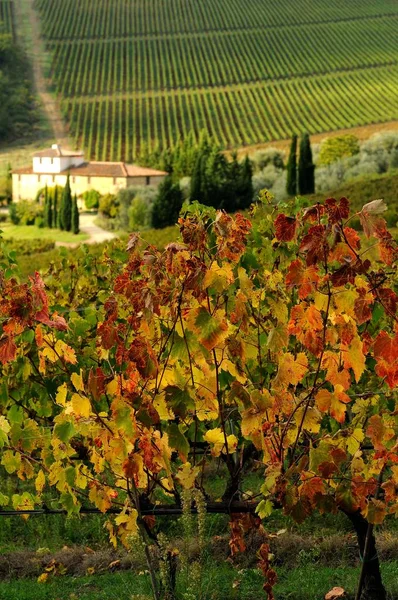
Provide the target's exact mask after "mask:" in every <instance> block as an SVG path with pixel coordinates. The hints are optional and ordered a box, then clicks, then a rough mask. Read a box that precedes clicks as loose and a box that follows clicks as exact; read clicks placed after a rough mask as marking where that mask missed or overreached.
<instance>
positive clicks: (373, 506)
mask: <svg viewBox="0 0 398 600" xmlns="http://www.w3.org/2000/svg"><path fill="white" fill-rule="evenodd" d="M386 514H387V510H386V505H385V503H384V502H382V500H376V499H375V498H371V499H370V500H369V502H368V505H367V506H366V508H365V515H364V516H365V519H367V520H368V521H369V523H372V525H381V524H382V523H383V521H384V519H385V516H386Z"/></svg>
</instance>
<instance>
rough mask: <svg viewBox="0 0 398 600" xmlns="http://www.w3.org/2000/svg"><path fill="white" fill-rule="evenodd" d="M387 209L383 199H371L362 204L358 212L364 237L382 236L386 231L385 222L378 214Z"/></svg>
mask: <svg viewBox="0 0 398 600" xmlns="http://www.w3.org/2000/svg"><path fill="white" fill-rule="evenodd" d="M386 210H387V206H386V205H385V204H384V202H383V200H373V201H372V202H368V204H365V206H363V208H362V210H361V212H360V213H359V219H360V221H361V224H362V227H363V231H364V233H365V235H366V237H371V236H372V235H374V236H375V237H378V238H380V237H383V234H384V232H386V222H385V220H384V219H383V218H382V217H380V216H379V215H380V214H381V213H383V212H384V211H386Z"/></svg>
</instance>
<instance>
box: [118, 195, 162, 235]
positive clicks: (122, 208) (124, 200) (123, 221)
mask: <svg viewBox="0 0 398 600" xmlns="http://www.w3.org/2000/svg"><path fill="white" fill-rule="evenodd" d="M156 195H157V188H156V187H154V186H149V185H148V186H131V187H128V188H126V189H124V190H120V192H119V193H118V195H117V198H118V201H119V214H118V227H119V228H120V229H123V230H124V231H128V230H129V227H130V216H129V209H130V206H131V205H132V203H133V201H134V199H135V198H136V197H138V196H139V197H140V198H141V200H143V201H144V202H147V203H149V204H152V203H153V202H154V201H155V198H156Z"/></svg>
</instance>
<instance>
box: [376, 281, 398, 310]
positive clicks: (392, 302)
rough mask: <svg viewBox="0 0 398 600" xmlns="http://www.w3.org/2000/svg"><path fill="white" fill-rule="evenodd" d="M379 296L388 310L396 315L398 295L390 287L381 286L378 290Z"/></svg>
mask: <svg viewBox="0 0 398 600" xmlns="http://www.w3.org/2000/svg"><path fill="white" fill-rule="evenodd" d="M377 297H378V298H379V299H380V300H381V302H382V304H383V307H384V309H385V310H386V312H387V313H388V314H389V315H391V316H394V315H395V314H396V312H397V306H398V296H397V294H396V293H395V292H393V290H391V289H390V288H379V289H378V290H377Z"/></svg>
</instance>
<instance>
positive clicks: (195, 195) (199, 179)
mask: <svg viewBox="0 0 398 600" xmlns="http://www.w3.org/2000/svg"><path fill="white" fill-rule="evenodd" d="M204 159H205V156H204V155H203V154H199V156H198V158H197V159H196V163H195V167H194V170H193V173H192V177H191V191H190V198H191V202H193V201H194V200H197V201H198V202H201V203H202V201H203V176H204V172H203V171H204V162H205V161H204Z"/></svg>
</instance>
